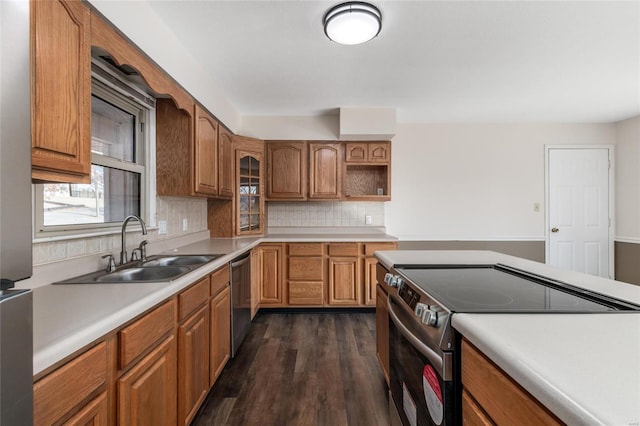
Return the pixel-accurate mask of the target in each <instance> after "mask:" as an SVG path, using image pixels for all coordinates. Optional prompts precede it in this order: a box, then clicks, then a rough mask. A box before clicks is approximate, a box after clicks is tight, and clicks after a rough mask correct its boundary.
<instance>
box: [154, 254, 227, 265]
mask: <svg viewBox="0 0 640 426" xmlns="http://www.w3.org/2000/svg"><path fill="white" fill-rule="evenodd" d="M218 257H220V255H210V256H204V255H180V256H157V257H152V258H149V260H147V261H146V262H142V266H144V267H147V266H173V265H176V266H194V265H203V264H205V263H207V262H211V261H212V260H214V259H216V258H218Z"/></svg>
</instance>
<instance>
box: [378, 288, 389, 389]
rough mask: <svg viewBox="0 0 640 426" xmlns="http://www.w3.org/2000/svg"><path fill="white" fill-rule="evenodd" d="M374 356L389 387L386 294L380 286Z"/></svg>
mask: <svg viewBox="0 0 640 426" xmlns="http://www.w3.org/2000/svg"><path fill="white" fill-rule="evenodd" d="M376 356H377V357H378V362H379V363H380V367H382V373H383V374H384V378H385V380H386V381H387V386H388V385H389V308H388V307H387V293H386V292H385V291H384V288H383V287H382V286H381V285H378V287H377V288H376Z"/></svg>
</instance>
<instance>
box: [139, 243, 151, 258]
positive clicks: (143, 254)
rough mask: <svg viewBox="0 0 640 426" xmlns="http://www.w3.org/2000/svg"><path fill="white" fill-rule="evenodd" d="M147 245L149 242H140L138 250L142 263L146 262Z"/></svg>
mask: <svg viewBox="0 0 640 426" xmlns="http://www.w3.org/2000/svg"><path fill="white" fill-rule="evenodd" d="M147 244H149V240H142V242H141V243H140V245H139V246H138V249H139V250H140V257H142V259H141V260H142V261H145V260H147Z"/></svg>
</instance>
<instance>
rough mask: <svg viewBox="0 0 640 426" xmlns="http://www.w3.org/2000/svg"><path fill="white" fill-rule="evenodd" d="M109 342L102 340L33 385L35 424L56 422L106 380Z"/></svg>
mask: <svg viewBox="0 0 640 426" xmlns="http://www.w3.org/2000/svg"><path fill="white" fill-rule="evenodd" d="M107 365H108V359H107V344H106V343H105V342H102V343H100V344H98V345H96V346H94V347H93V348H91V349H89V350H88V351H86V352H85V353H83V354H82V355H80V356H78V357H77V358H75V359H73V360H71V361H69V362H68V363H66V364H65V365H63V366H62V367H60V368H59V369H57V370H55V371H54V372H52V373H51V374H49V375H48V376H46V377H44V378H42V379H41V380H39V381H37V382H36V383H35V385H34V386H33V400H34V413H33V417H34V418H33V421H34V424H36V425H40V424H53V423H56V421H57V420H58V419H60V418H61V417H62V416H64V415H65V414H67V413H69V412H70V411H71V410H72V409H73V408H74V407H76V406H77V405H78V404H79V403H80V402H82V401H83V400H84V399H85V398H87V396H88V395H90V394H91V393H92V392H94V391H96V390H97V389H98V388H99V387H100V386H102V385H103V384H104V383H105V382H106V380H107Z"/></svg>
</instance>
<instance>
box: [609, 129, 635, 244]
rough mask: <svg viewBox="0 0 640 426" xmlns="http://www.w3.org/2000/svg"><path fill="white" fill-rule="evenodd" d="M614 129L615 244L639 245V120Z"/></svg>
mask: <svg viewBox="0 0 640 426" xmlns="http://www.w3.org/2000/svg"><path fill="white" fill-rule="evenodd" d="M615 129H616V212H617V213H616V240H618V241H625V242H635V243H640V116H639V117H635V118H632V119H629V120H625V121H621V122H619V123H616V127H615Z"/></svg>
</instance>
